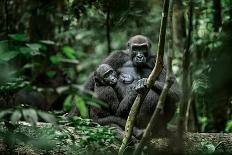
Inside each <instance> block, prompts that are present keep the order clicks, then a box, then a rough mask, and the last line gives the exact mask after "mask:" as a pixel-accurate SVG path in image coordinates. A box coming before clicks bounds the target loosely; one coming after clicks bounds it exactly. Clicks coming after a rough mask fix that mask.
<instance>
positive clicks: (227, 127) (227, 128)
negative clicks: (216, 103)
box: [225, 120, 232, 132]
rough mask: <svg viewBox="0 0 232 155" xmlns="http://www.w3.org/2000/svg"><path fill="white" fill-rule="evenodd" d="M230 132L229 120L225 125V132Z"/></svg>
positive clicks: (231, 124) (231, 125) (231, 127)
mask: <svg viewBox="0 0 232 155" xmlns="http://www.w3.org/2000/svg"><path fill="white" fill-rule="evenodd" d="M231 130H232V120H229V121H228V122H227V123H226V129H225V131H226V132H230V131H231Z"/></svg>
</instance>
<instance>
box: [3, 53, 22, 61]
mask: <svg viewBox="0 0 232 155" xmlns="http://www.w3.org/2000/svg"><path fill="white" fill-rule="evenodd" d="M18 54H19V53H18V52H15V51H7V52H3V53H0V61H9V60H11V59H13V58H15V57H16V56H17V55H18Z"/></svg>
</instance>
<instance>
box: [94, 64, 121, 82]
mask: <svg viewBox="0 0 232 155" xmlns="http://www.w3.org/2000/svg"><path fill="white" fill-rule="evenodd" d="M94 80H95V82H96V84H97V85H103V86H114V85H116V83H117V81H118V77H117V74H116V72H115V71H114V69H113V68H112V67H111V66H110V65H108V64H101V65H100V66H98V68H97V69H96V71H95V72H94Z"/></svg>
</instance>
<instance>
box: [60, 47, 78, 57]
mask: <svg viewBox="0 0 232 155" xmlns="http://www.w3.org/2000/svg"><path fill="white" fill-rule="evenodd" d="M63 52H64V54H65V56H66V57H67V58H69V59H75V58H76V57H75V51H74V49H73V48H71V47H69V46H64V47H63Z"/></svg>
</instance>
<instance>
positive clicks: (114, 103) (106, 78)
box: [90, 64, 142, 138]
mask: <svg viewBox="0 0 232 155" xmlns="http://www.w3.org/2000/svg"><path fill="white" fill-rule="evenodd" d="M120 76H121V75H120ZM123 76H124V77H125V78H127V76H126V75H123ZM94 80H95V86H94V92H95V93H96V95H97V98H98V99H100V100H101V101H103V102H105V103H107V104H108V108H104V107H102V108H101V109H100V108H97V107H94V106H91V107H90V117H91V118H92V119H93V120H94V121H96V122H98V123H99V124H101V125H112V126H114V127H116V126H117V127H119V126H120V128H124V127H125V124H126V120H125V119H123V118H120V117H117V116H115V115H120V113H119V112H120V111H119V109H118V107H120V105H122V104H123V105H125V104H126V105H129V104H128V102H133V99H132V98H131V97H134V96H135V95H131V93H128V94H127V95H126V96H125V97H124V98H122V100H121V102H119V97H118V91H119V89H120V87H121V86H120V84H121V83H120V82H119V81H118V77H117V73H116V72H115V71H114V70H113V68H112V67H111V66H110V65H108V64H101V65H100V66H99V67H98V68H97V69H96V71H95V72H94ZM121 131H122V132H123V130H122V129H121ZM133 134H134V136H135V137H137V138H138V137H141V135H142V130H140V129H137V128H134V129H133Z"/></svg>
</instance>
